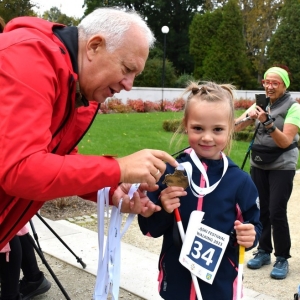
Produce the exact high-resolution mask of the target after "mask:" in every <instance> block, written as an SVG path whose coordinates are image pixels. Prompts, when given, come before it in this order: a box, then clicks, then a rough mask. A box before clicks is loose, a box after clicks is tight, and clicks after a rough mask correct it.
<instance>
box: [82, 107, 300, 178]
mask: <svg viewBox="0 0 300 300" xmlns="http://www.w3.org/2000/svg"><path fill="white" fill-rule="evenodd" d="M238 114H241V112H240V111H238ZM182 115H183V113H182V112H153V113H130V114H121V113H116V114H101V115H100V114H99V115H97V117H96V119H95V122H94V123H93V125H92V126H91V128H90V130H89V131H88V133H87V134H86V135H85V137H84V138H83V139H82V141H81V142H80V144H79V152H80V153H82V154H98V155H103V154H110V155H118V156H119V157H122V156H125V155H128V154H130V153H133V152H135V151H138V150H141V149H145V148H148V149H160V150H164V151H166V152H168V153H170V154H173V153H175V152H177V151H179V150H181V149H183V148H185V147H187V146H188V144H187V137H186V136H185V137H184V139H183V141H182V143H181V145H180V146H179V147H178V146H176V143H175V145H172V146H170V140H171V137H172V135H173V133H171V132H166V131H164V130H163V128H162V124H163V121H165V120H173V119H181V117H182ZM248 147H249V143H248V142H241V141H234V142H233V147H232V151H231V154H230V158H231V159H232V160H233V161H234V162H235V163H236V164H237V165H238V166H240V167H241V166H242V163H243V160H244V157H245V154H246V152H247V149H248ZM299 166H300V163H299V161H298V167H299ZM244 170H245V171H247V172H248V171H249V159H248V160H247V162H246V164H245V167H244Z"/></svg>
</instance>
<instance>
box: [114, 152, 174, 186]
mask: <svg viewBox="0 0 300 300" xmlns="http://www.w3.org/2000/svg"><path fill="white" fill-rule="evenodd" d="M117 161H118V163H119V166H120V169H121V178H120V181H121V182H128V183H136V182H139V183H147V184H148V185H149V186H151V185H155V183H156V182H157V181H158V180H159V178H160V177H161V175H162V174H163V173H164V172H165V169H166V164H165V163H166V162H167V163H169V164H170V165H171V166H173V167H175V168H176V167H177V166H178V163H177V161H176V160H175V159H174V158H173V157H172V156H171V155H169V154H168V153H166V152H164V151H160V150H149V149H145V150H141V151H138V152H135V153H133V154H131V155H128V156H125V157H121V158H117Z"/></svg>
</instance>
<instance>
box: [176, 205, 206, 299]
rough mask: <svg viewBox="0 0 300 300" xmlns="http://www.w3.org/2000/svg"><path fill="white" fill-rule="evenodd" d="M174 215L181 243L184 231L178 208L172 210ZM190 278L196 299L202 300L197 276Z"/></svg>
mask: <svg viewBox="0 0 300 300" xmlns="http://www.w3.org/2000/svg"><path fill="white" fill-rule="evenodd" d="M174 214H175V219H176V222H177V226H178V230H179V233H180V237H181V240H182V242H183V241H184V237H185V233H184V229H183V226H182V222H181V216H180V213H179V209H178V208H175V209H174ZM191 276H192V280H193V284H194V287H195V291H196V295H197V298H198V300H203V298H202V295H201V291H200V287H199V284H198V280H197V276H196V275H194V274H193V273H191Z"/></svg>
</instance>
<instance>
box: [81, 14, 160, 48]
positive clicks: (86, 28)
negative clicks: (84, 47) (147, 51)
mask: <svg viewBox="0 0 300 300" xmlns="http://www.w3.org/2000/svg"><path fill="white" fill-rule="evenodd" d="M131 26H137V27H138V28H139V29H140V30H141V32H142V33H143V34H144V35H145V38H146V40H147V41H148V44H149V48H152V47H153V46H154V42H155V37H154V34H153V32H152V31H151V29H150V28H149V27H148V25H147V23H146V22H145V21H144V20H143V18H142V17H141V15H140V14H139V13H138V12H136V11H133V10H130V11H124V10H119V9H116V8H98V9H96V10H94V11H93V12H92V13H90V14H88V15H87V16H86V17H85V18H84V19H82V21H81V22H80V24H79V25H78V35H79V39H80V40H87V39H89V38H90V37H91V36H93V35H96V34H99V33H101V34H103V35H104V36H105V38H106V49H107V51H109V52H113V51H115V50H116V49H117V48H118V47H120V46H121V44H122V42H123V38H124V33H125V32H126V31H127V30H129V29H130V28H131ZM129 42H130V41H129Z"/></svg>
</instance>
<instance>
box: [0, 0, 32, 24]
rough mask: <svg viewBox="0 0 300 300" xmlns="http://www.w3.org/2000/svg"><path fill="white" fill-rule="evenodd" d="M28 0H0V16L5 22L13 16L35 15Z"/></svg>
mask: <svg viewBox="0 0 300 300" xmlns="http://www.w3.org/2000/svg"><path fill="white" fill-rule="evenodd" d="M34 7H36V5H35V4H32V3H31V2H30V0H0V16H1V17H2V18H3V19H4V21H5V22H6V23H7V22H8V21H10V20H11V19H13V18H16V17H21V16H36V13H35V12H34V11H33V8H34Z"/></svg>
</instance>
